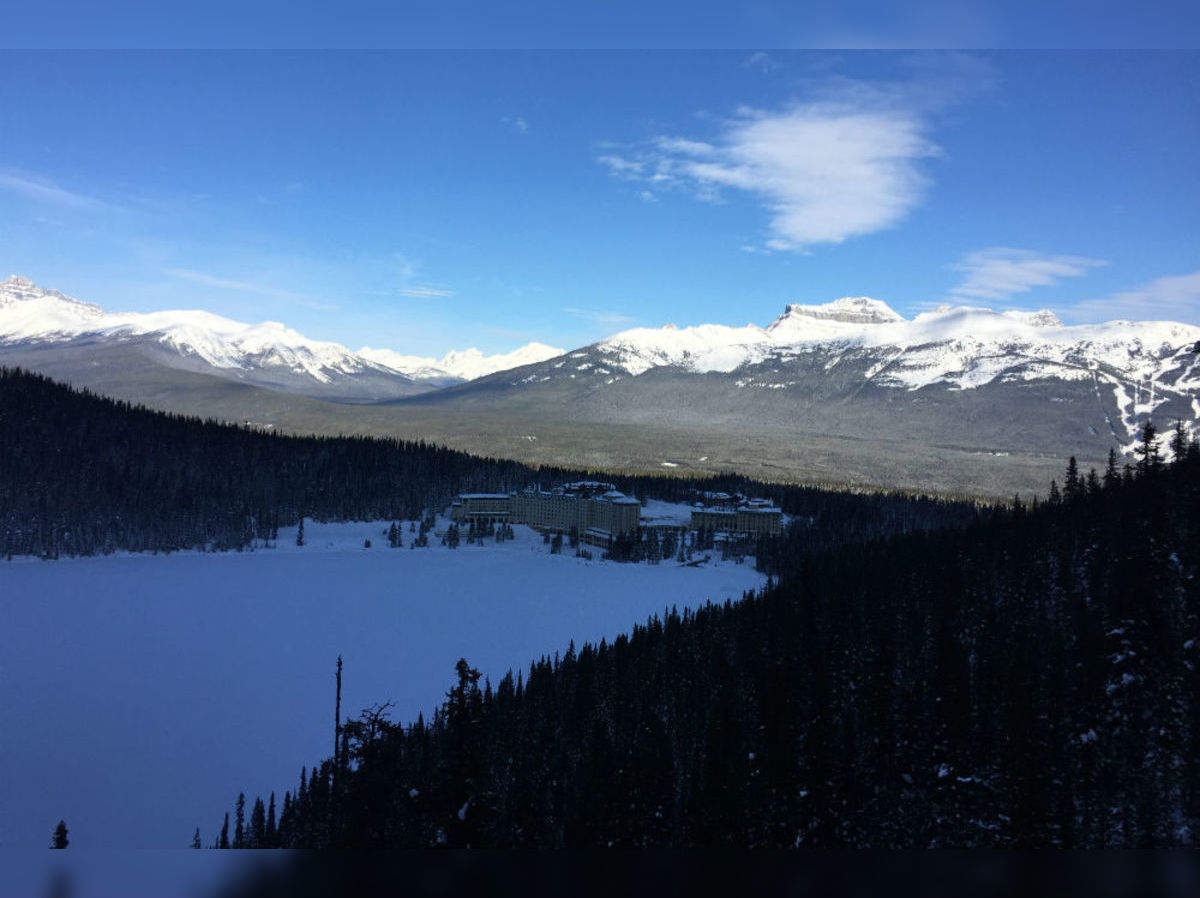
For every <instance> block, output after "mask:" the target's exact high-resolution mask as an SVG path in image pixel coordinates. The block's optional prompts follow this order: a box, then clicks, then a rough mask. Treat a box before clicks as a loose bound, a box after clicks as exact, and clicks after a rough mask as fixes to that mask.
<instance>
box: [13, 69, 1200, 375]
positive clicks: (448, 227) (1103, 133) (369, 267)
mask: <svg viewBox="0 0 1200 898" xmlns="http://www.w3.org/2000/svg"><path fill="white" fill-rule="evenodd" d="M0 61H2V64H3V72H4V74H3V76H2V77H0V121H3V123H4V134H3V139H2V140H0V275H3V274H8V273H21V274H26V275H28V276H30V277H32V278H34V279H35V280H36V281H37V282H39V283H41V284H44V285H46V286H52V287H56V288H58V289H61V290H63V291H64V292H66V293H69V294H71V295H75V296H78V297H80V298H86V299H90V300H93V301H96V302H99V303H101V304H102V305H104V306H106V307H109V308H114V309H127V310H151V309H165V308H183V307H188V308H195V307H200V308H206V309H209V310H211V311H214V312H217V313H219V314H224V315H228V316H230V317H234V318H239V319H242V320H252V321H253V320H262V319H271V320H280V321H284V322H286V323H287V324H289V325H291V326H293V327H295V328H297V329H298V330H300V331H302V332H303V333H305V334H307V335H308V336H312V337H317V338H324V339H333V340H337V341H339V342H342V343H345V344H347V345H349V346H351V347H352V348H357V347H358V346H361V345H363V344H369V345H372V346H385V347H388V348H393V349H398V350H401V351H407V352H418V353H422V354H440V353H441V352H444V351H445V350H447V349H451V348H463V347H465V346H478V347H479V348H481V349H484V350H485V351H499V350H503V349H507V348H511V347H512V346H514V345H516V344H518V343H522V342H526V341H528V340H533V339H537V340H543V341H546V342H550V343H553V344H555V345H559V346H574V345H579V344H582V343H586V342H588V341H590V340H592V339H596V338H598V337H601V336H604V335H607V334H609V333H611V332H613V331H616V330H620V329H622V328H624V327H629V326H634V325H640V324H645V325H658V324H663V323H666V322H675V323H677V324H680V325H684V324H694V323H701V322H708V321H712V322H721V323H730V324H743V323H746V322H747V321H753V322H756V323H760V324H765V323H767V322H769V321H770V320H771V319H772V318H773V317H774V316H775V315H777V314H778V313H779V312H780V311H781V310H782V307H783V304H784V303H785V302H788V301H808V302H819V301H825V300H829V299H833V298H836V297H838V296H843V295H861V294H866V295H870V296H874V297H876V298H878V299H883V300H886V301H887V302H889V303H891V304H892V305H893V306H895V307H896V308H897V309H898V310H899V311H901V312H903V313H905V314H912V313H915V312H917V311H920V310H921V309H923V308H927V307H929V306H931V305H936V304H938V303H941V302H965V303H970V304H975V305H990V306H993V307H1019V308H1034V307H1043V306H1048V307H1051V308H1054V309H1056V310H1057V311H1058V312H1059V313H1060V315H1062V316H1063V317H1064V318H1065V319H1068V320H1075V321H1086V320H1097V319H1101V318H1109V317H1145V318H1150V317H1171V318H1177V319H1181V320H1186V321H1191V322H1198V321H1200V240H1197V234H1200V166H1197V164H1196V158H1197V148H1200V53H1196V52H1194V51H1193V52H1148V53H1130V52H1054V53H1029V52H956V53H914V52H796V51H769V52H761V51H749V50H737V51H720V52H717V51H706V52H698V51H669V52H647V51H625V52H609V51H588V52H573V51H557V52H487V51H467V52H451V51H444V52H438V51H424V52H420V51H410V52H382V51H380V52H344V53H330V52H270V53H249V52H234V53H228V52H226V53H184V52H137V53H111V52H99V51H98V52H85V53H23V52H17V51H10V52H6V53H4V55H3V57H2V60H0Z"/></svg>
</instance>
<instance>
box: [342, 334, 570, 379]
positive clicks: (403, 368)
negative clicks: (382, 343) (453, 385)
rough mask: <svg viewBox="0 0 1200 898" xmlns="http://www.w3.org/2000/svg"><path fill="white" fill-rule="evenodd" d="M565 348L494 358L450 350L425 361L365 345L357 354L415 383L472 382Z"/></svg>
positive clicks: (529, 348) (541, 347)
mask: <svg viewBox="0 0 1200 898" xmlns="http://www.w3.org/2000/svg"><path fill="white" fill-rule="evenodd" d="M565 352H566V350H565V349H558V348H557V347H554V346H548V345H546V344H545V343H536V342H535V343H526V344H525V345H524V346H519V347H517V348H516V349H514V350H512V351H511V352H503V353H498V354H496V355H484V354H483V353H482V352H480V351H479V350H478V349H475V348H474V347H472V348H471V349H462V350H451V351H450V352H448V353H446V354H445V355H444V356H442V357H441V358H440V359H438V358H432V357H430V358H426V357H424V356H417V355H403V354H402V353H399V352H396V351H394V350H391V349H372V348H371V347H370V346H364V347H363V348H362V349H360V350H359V351H358V354H359V355H360V356H362V357H363V358H365V359H370V360H371V361H373V362H378V363H379V364H381V365H386V366H387V367H388V368H391V369H392V370H393V371H399V372H400V373H401V374H405V375H407V376H409V377H411V378H414V379H416V380H434V379H439V378H440V379H447V378H449V379H454V380H474V379H475V378H477V377H484V376H485V375H488V374H494V373H496V372H497V371H507V370H509V369H510V368H520V367H521V366H522V365H533V364H535V363H537V362H544V361H546V360H547V359H552V358H555V357H556V356H560V355H562V354H563V353H565Z"/></svg>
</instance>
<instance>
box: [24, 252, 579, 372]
mask: <svg viewBox="0 0 1200 898" xmlns="http://www.w3.org/2000/svg"><path fill="white" fill-rule="evenodd" d="M82 337H89V338H109V339H113V340H122V339H130V338H135V337H150V338H153V339H154V340H155V341H156V342H158V343H160V344H162V345H164V346H167V347H169V348H171V349H173V350H175V351H176V352H178V353H181V354H192V355H194V356H196V357H198V358H199V359H201V360H203V361H204V362H205V363H207V364H208V365H211V366H212V367H214V368H218V369H226V370H246V369H254V368H263V367H273V368H279V369H285V370H287V371H289V372H291V373H292V374H295V375H301V376H304V377H309V378H312V379H313V380H314V381H316V382H318V383H320V384H329V383H331V382H332V381H333V379H334V378H335V377H339V376H342V377H347V376H348V377H353V376H355V375H361V374H364V373H368V374H376V375H389V376H395V375H399V376H402V377H404V378H407V379H409V380H412V381H417V382H421V381H459V380H470V379H472V378H475V377H480V376H482V375H483V374H491V373H494V372H496V371H501V370H503V369H504V368H506V367H514V366H516V365H524V364H529V363H530V362H533V361H541V360H542V359H544V358H549V357H551V356H554V355H560V354H561V352H562V350H559V349H555V348H554V347H550V346H546V345H545V344H541V343H531V344H529V345H527V346H522V347H520V348H519V349H516V350H514V351H513V352H510V353H504V354H499V355H493V356H485V355H484V354H483V353H481V352H480V351H479V350H478V349H466V350H461V351H455V352H450V353H447V354H446V355H445V356H443V357H442V358H441V359H424V358H419V357H416V356H403V355H400V354H399V353H396V352H393V351H391V350H386V349H380V350H372V349H369V348H367V347H364V349H363V351H362V352H359V353H355V352H352V351H351V350H349V349H347V348H346V347H345V346H342V345H341V344H339V343H332V342H327V341H322V340H310V339H309V338H307V337H305V336H304V335H303V334H300V333H298V332H297V331H295V330H292V329H291V328H289V327H287V326H286V325H284V324H282V323H280V322H277V321H263V322H260V323H258V324H247V323H244V322H241V321H234V320H233V319H230V318H224V317H222V316H220V315H214V314H213V313H211V312H205V311H201V310H178V311H163V312H107V311H105V310H103V309H102V308H100V307H99V306H97V305H94V304H92V303H87V302H81V301H79V300H76V299H72V298H71V297H69V296H66V295H65V294H63V293H60V292H59V291H57V290H50V289H45V288H42V287H39V286H37V285H35V284H34V283H33V282H32V281H31V280H29V279H28V278H24V277H18V276H15V275H14V276H11V277H8V278H6V279H4V280H3V281H0V343H19V342H38V343H43V344H44V343H59V342H66V341H71V340H77V339H79V338H82Z"/></svg>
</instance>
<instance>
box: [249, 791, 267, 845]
mask: <svg viewBox="0 0 1200 898" xmlns="http://www.w3.org/2000/svg"><path fill="white" fill-rule="evenodd" d="M248 847H250V848H266V847H267V810H266V808H265V807H264V805H263V800H262V799H261V798H256V799H254V808H253V810H251V811H250V839H249V846H248Z"/></svg>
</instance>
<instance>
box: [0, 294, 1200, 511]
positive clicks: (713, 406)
mask: <svg viewBox="0 0 1200 898" xmlns="http://www.w3.org/2000/svg"><path fill="white" fill-rule="evenodd" d="M0 363H5V364H21V365H23V366H25V367H29V368H33V369H35V370H42V371H45V372H46V373H49V374H52V375H53V376H56V377H58V378H60V379H63V380H67V381H68V382H71V383H75V384H77V385H80V386H88V387H92V388H94V389H97V390H99V391H101V392H106V393H110V394H112V395H117V396H120V397H121V398H128V399H134V400H139V401H143V402H146V403H147V404H149V405H152V406H155V407H161V408H167V409H171V410H178V411H186V412H191V413H197V414H204V415H207V416H212V417H219V418H226V419H229V420H238V421H247V422H251V423H254V424H257V425H261V426H269V427H276V428H279V429H285V430H295V431H316V432H332V433H349V432H361V433H373V434H394V435H398V436H406V437H422V438H427V439H435V440H439V441H444V442H447V443H450V444H451V445H456V446H460V447H462V448H465V449H469V450H471V451H476V452H485V453H488V454H498V455H508V456H511V457H515V458H520V459H522V460H525V461H532V462H555V463H570V464H575V465H581V464H583V465H586V464H594V465H597V466H603V467H628V468H642V469H645V468H657V469H659V470H666V471H680V472H705V471H712V470H728V469H731V468H732V469H737V470H741V471H743V472H745V473H748V474H752V475H754V476H760V477H761V476H766V477H776V478H784V479H803V480H815V481H820V482H839V483H850V484H861V485H871V486H889V487H902V488H910V489H922V490H925V489H929V490H940V491H962V492H970V493H981V492H982V493H988V494H992V495H998V494H1004V492H1006V491H1011V490H1014V489H1020V490H1031V489H1038V488H1044V485H1045V483H1046V482H1047V481H1048V479H1049V476H1051V473H1052V472H1053V473H1057V472H1058V471H1059V470H1061V466H1062V464H1063V463H1064V461H1065V459H1066V457H1067V456H1068V455H1076V456H1077V457H1079V458H1080V459H1081V461H1082V462H1083V463H1084V464H1088V463H1096V464H1099V463H1102V462H1103V459H1104V456H1105V455H1106V454H1107V452H1108V449H1109V447H1116V448H1118V449H1119V450H1121V451H1127V450H1128V449H1129V448H1130V446H1131V445H1132V442H1133V440H1134V437H1135V435H1136V433H1137V430H1138V428H1139V426H1140V425H1141V423H1142V422H1143V421H1144V420H1145V419H1146V418H1147V416H1153V418H1154V419H1155V421H1156V422H1157V423H1158V424H1159V425H1160V427H1163V426H1169V425H1171V424H1173V423H1174V421H1175V420H1182V421H1184V422H1185V423H1186V426H1187V427H1189V428H1190V429H1192V430H1195V428H1196V426H1197V421H1198V420H1200V327H1197V326H1194V325H1189V324H1182V323H1177V322H1161V321H1150V322H1131V321H1110V322H1106V323H1103V324H1089V325H1074V326H1067V325H1064V324H1063V323H1062V322H1061V321H1059V319H1058V318H1057V317H1056V316H1055V315H1054V314H1053V313H1052V312H1049V311H1037V312H1026V311H1002V312H997V311H992V310H989V309H981V308H969V307H949V306H942V307H938V308H935V309H932V310H930V311H927V312H923V313H921V314H919V315H916V316H915V317H913V318H911V319H906V318H904V317H903V316H901V315H900V314H898V313H897V312H896V311H894V310H893V309H891V308H890V307H889V306H888V305H887V304H886V303H883V302H881V301H879V300H875V299H870V298H867V297H847V298H842V299H838V300H835V301H833V302H828V303H824V304H815V305H806V304H790V305H788V306H787V307H786V308H785V310H784V312H783V314H781V315H780V316H779V317H778V318H776V319H775V320H774V321H773V322H771V323H770V324H768V325H767V326H765V327H760V326H758V325H755V324H747V325H745V326H743V327H731V326H726V325H718V324H705V325H698V326H694V327H683V328H676V327H674V326H672V325H667V326H665V327H660V328H635V329H632V330H626V331H623V332H621V333H619V334H616V335H614V336H612V337H609V338H607V339H605V340H601V341H599V342H597V343H593V344H590V345H588V346H584V347H580V348H577V349H574V350H571V351H569V352H563V351H561V350H559V349H556V348H554V347H551V346H547V345H545V344H540V343H531V344H528V345H527V346H523V347H521V348H519V349H517V350H515V351H513V352H511V353H507V354H502V355H495V356H484V355H483V354H482V353H480V352H479V351H478V350H473V349H472V350H465V351H460V352H451V353H448V354H447V355H445V356H443V357H442V358H441V359H432V358H422V357H416V356H408V355H403V354H400V353H398V352H394V351H391V350H387V349H372V348H369V347H363V348H362V349H360V350H359V351H358V352H352V351H350V350H349V349H347V348H346V347H344V346H340V345H339V344H336V343H328V342H320V341H315V340H310V339H307V338H306V337H304V336H302V335H301V334H299V333H297V332H295V331H293V330H290V329H289V328H287V327H285V326H284V325H282V324H278V323H275V322H264V323H261V324H254V325H249V324H242V323H240V322H236V321H231V320H230V319H226V318H222V317H219V316H216V315H212V314H210V313H207V312H202V311H183V312H152V313H111V312H106V311H104V310H102V309H100V308H99V307H97V306H94V305H91V304H88V303H83V302H79V301H77V300H73V299H71V298H69V297H66V296H64V295H63V294H61V293H59V292H57V291H54V290H47V289H43V288H40V287H37V286H35V285H34V284H32V283H31V282H30V281H29V280H27V279H24V278H16V277H10V278H8V279H7V280H5V281H3V282H0Z"/></svg>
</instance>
